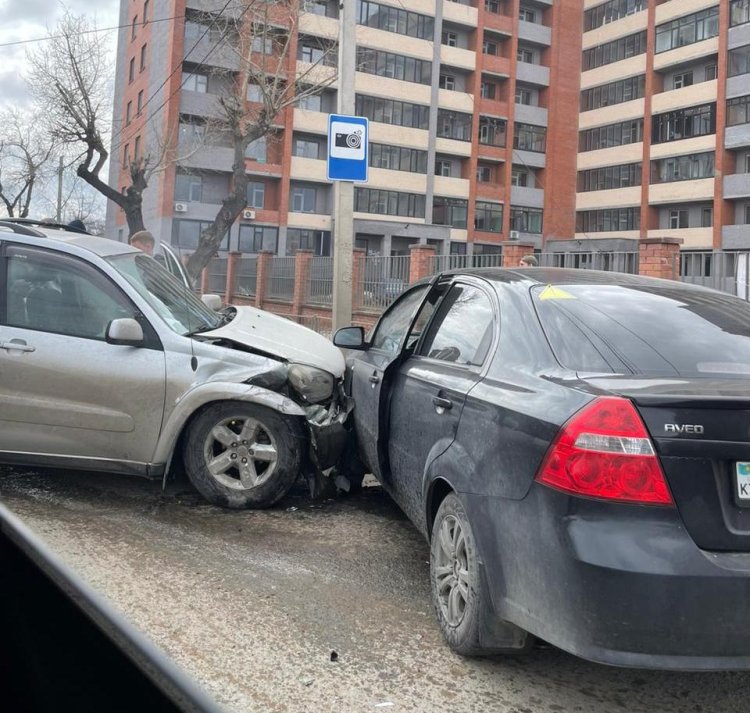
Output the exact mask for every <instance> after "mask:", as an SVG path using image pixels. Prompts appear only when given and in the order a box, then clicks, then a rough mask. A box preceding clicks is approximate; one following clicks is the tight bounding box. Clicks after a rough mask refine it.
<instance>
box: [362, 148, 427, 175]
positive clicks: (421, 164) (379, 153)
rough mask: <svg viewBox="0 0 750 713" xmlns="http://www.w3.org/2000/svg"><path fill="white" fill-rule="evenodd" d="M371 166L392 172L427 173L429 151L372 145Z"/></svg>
mask: <svg viewBox="0 0 750 713" xmlns="http://www.w3.org/2000/svg"><path fill="white" fill-rule="evenodd" d="M370 166H372V167H373V168H387V169H390V170H392V171H408V172H409V173H427V151H421V150H419V149H410V148H406V147H404V146H391V145H389V144H373V143H371V144H370Z"/></svg>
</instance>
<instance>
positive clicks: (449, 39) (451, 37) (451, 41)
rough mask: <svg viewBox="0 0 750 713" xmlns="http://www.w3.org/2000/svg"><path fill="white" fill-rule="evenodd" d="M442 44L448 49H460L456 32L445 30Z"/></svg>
mask: <svg viewBox="0 0 750 713" xmlns="http://www.w3.org/2000/svg"><path fill="white" fill-rule="evenodd" d="M442 43H443V44H444V45H446V46H448V47H458V35H457V34H456V33H455V32H447V31H446V30H443V36H442Z"/></svg>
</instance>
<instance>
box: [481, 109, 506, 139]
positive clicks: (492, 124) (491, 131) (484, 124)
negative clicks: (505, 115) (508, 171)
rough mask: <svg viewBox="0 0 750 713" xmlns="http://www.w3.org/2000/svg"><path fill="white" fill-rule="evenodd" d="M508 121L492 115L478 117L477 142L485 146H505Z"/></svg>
mask: <svg viewBox="0 0 750 713" xmlns="http://www.w3.org/2000/svg"><path fill="white" fill-rule="evenodd" d="M507 135H508V122H507V121H506V120H505V119H496V118H495V117H492V116H480V117H479V143H480V144H484V145H485V146H505V142H506V139H507Z"/></svg>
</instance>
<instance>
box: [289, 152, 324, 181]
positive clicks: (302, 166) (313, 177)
mask: <svg viewBox="0 0 750 713" xmlns="http://www.w3.org/2000/svg"><path fill="white" fill-rule="evenodd" d="M290 175H291V177H292V179H293V180H299V181H328V179H327V178H326V162H325V161H320V160H318V159H314V158H304V157H302V156H292V165H291V167H290Z"/></svg>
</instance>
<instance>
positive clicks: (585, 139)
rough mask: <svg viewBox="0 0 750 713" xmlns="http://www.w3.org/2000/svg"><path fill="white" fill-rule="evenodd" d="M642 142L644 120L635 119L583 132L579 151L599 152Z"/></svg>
mask: <svg viewBox="0 0 750 713" xmlns="http://www.w3.org/2000/svg"><path fill="white" fill-rule="evenodd" d="M640 141H643V119H633V120H631V121H623V122H621V123H618V124H608V125H607V126H597V127H595V128H593V129H586V130H585V131H581V133H580V134H579V139H578V150H579V151H581V152H584V151H598V150H599V149H607V148H611V147H613V146H625V145H626V144H635V143H638V142H640Z"/></svg>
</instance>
